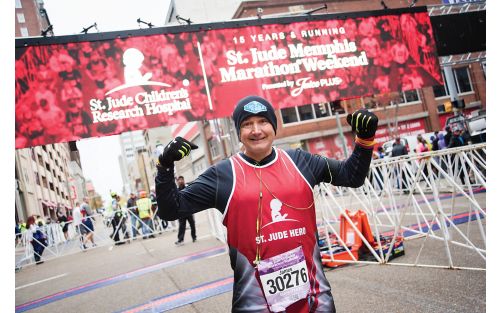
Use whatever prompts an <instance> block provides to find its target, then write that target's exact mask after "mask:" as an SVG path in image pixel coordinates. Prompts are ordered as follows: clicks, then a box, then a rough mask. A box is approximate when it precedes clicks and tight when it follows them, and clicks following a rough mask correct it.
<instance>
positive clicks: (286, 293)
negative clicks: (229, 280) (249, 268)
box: [257, 247, 309, 312]
mask: <svg viewBox="0 0 500 313" xmlns="http://www.w3.org/2000/svg"><path fill="white" fill-rule="evenodd" d="M257 269H258V271H259V276H260V282H261V283H262V288H263V289H264V295H265V296H266V300H267V304H268V305H269V308H270V310H271V311H272V312H282V311H284V310H285V309H286V308H287V307H288V306H289V305H290V304H292V303H294V302H297V301H298V300H300V299H304V298H305V297H307V294H308V293H309V274H308V271H307V265H306V260H305V257H304V252H303V251H302V247H298V248H295V249H293V250H290V251H287V252H285V253H282V254H279V255H276V256H274V257H272V258H269V259H265V260H262V261H260V263H259V265H258V266H257Z"/></svg>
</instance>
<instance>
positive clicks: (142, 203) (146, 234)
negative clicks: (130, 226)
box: [136, 191, 155, 239]
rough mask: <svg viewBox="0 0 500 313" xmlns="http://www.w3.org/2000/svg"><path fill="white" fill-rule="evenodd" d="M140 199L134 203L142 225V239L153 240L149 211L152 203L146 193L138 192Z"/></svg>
mask: <svg viewBox="0 0 500 313" xmlns="http://www.w3.org/2000/svg"><path fill="white" fill-rule="evenodd" d="M139 196H140V199H139V200H137V201H136V205H137V210H138V211H139V219H140V221H141V224H142V234H143V237H142V238H143V239H146V238H154V237H155V236H154V235H153V234H152V232H153V220H152V217H153V211H152V210H151V208H152V206H153V203H152V202H151V199H150V198H149V197H148V194H147V192H146V191H141V192H139Z"/></svg>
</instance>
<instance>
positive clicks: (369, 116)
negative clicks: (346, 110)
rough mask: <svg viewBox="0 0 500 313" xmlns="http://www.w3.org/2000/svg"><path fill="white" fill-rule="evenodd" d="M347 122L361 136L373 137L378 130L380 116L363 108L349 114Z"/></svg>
mask: <svg viewBox="0 0 500 313" xmlns="http://www.w3.org/2000/svg"><path fill="white" fill-rule="evenodd" d="M347 123H349V125H351V127H352V131H353V132H356V135H357V136H358V137H359V138H361V139H372V138H373V137H374V136H375V132H376V131H377V125H378V117H377V116H376V115H375V114H373V113H372V112H370V111H368V110H366V109H361V110H357V111H356V112H354V113H352V114H347Z"/></svg>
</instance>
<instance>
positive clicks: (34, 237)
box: [26, 216, 47, 265]
mask: <svg viewBox="0 0 500 313" xmlns="http://www.w3.org/2000/svg"><path fill="white" fill-rule="evenodd" d="M26 227H27V228H28V241H29V242H30V243H31V245H32V246H33V256H34V257H35V263H36V264H37V265H38V264H42V263H43V261H41V259H42V254H43V250H45V247H46V246H47V236H46V235H45V234H44V233H43V232H42V230H41V229H40V226H38V225H37V224H36V221H35V217H34V216H30V217H28V221H27V224H26Z"/></svg>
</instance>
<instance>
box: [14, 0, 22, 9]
mask: <svg viewBox="0 0 500 313" xmlns="http://www.w3.org/2000/svg"><path fill="white" fill-rule="evenodd" d="M22 8H23V5H22V4H21V0H16V9H22Z"/></svg>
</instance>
